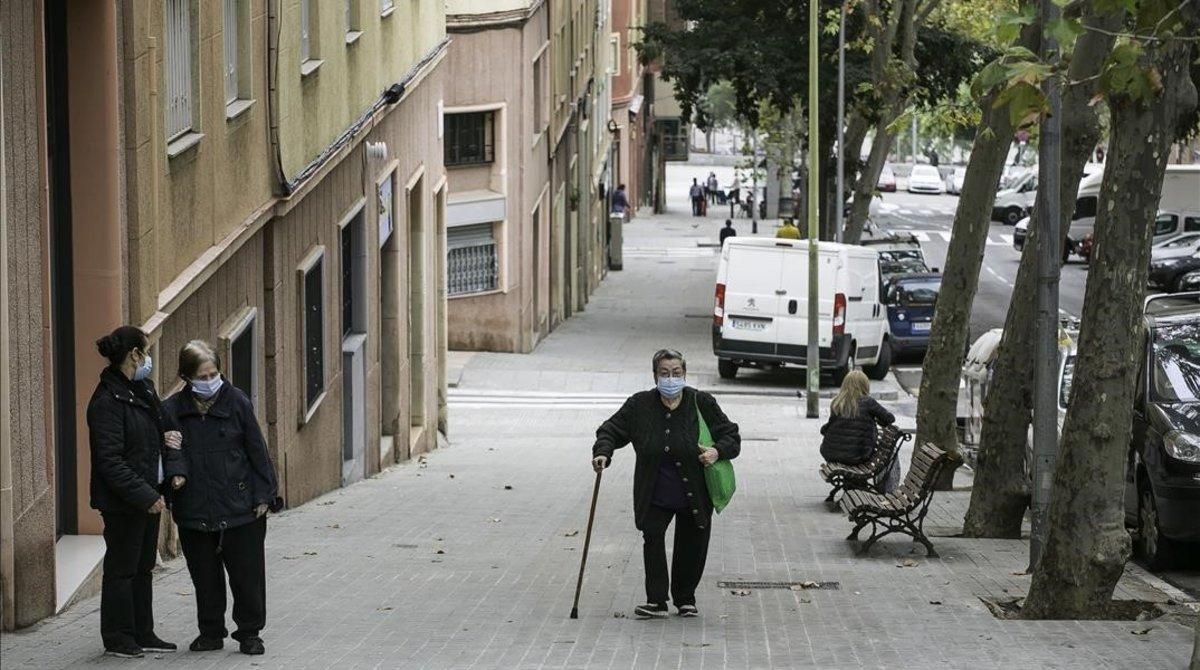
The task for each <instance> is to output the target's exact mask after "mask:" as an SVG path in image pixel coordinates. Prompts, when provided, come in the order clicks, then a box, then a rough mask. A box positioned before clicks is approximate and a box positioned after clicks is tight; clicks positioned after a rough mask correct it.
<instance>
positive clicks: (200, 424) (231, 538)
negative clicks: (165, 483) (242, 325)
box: [164, 340, 283, 655]
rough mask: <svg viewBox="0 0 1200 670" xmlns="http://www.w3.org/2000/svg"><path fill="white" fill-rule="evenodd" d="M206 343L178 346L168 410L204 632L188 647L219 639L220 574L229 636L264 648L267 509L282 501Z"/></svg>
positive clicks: (212, 646) (244, 409)
mask: <svg viewBox="0 0 1200 670" xmlns="http://www.w3.org/2000/svg"><path fill="white" fill-rule="evenodd" d="M220 365H221V360H220V358H219V357H218V356H217V355H216V353H214V352H213V350H212V347H210V346H209V345H208V344H207V343H205V342H202V341H200V340H193V341H191V342H189V343H188V344H187V345H185V346H184V347H183V349H182V350H181V351H180V352H179V376H180V378H182V379H183V380H184V381H185V382H186V383H187V387H186V388H185V389H183V390H182V391H180V392H179V393H176V394H175V395H173V396H171V397H170V398H169V399H167V401H166V403H165V404H164V413H165V414H166V415H167V418H168V420H169V421H171V422H172V425H173V426H176V427H178V429H179V430H180V431H181V432H182V433H183V450H182V452H183V459H182V460H181V464H182V466H183V471H182V472H181V473H180V474H184V475H186V476H187V484H186V486H184V487H183V488H182V489H180V490H179V491H178V492H177V493H176V494H175V495H174V497H173V499H172V505H171V511H172V513H173V515H174V517H175V523H176V524H178V525H179V541H180V544H181V545H182V546H183V555H184V557H185V558H186V559H187V566H188V572H189V573H191V576H192V583H193V584H194V585H195V588H196V616H197V619H198V622H199V628H200V635H199V637H197V638H196V639H195V640H194V641H193V642H192V644H191V646H190V649H191V650H192V651H214V650H217V649H220V648H222V647H223V646H224V644H225V636H226V635H227V634H228V631H227V630H226V628H225V576H226V574H227V573H228V575H229V587H230V590H231V591H232V592H233V621H234V623H235V624H237V631H235V632H234V633H233V635H232V637H233V639H235V640H237V641H238V643H239V648H240V650H241V652H242V653H243V654H251V655H257V654H262V653H263V652H264V648H263V641H262V638H260V637H259V633H260V632H261V631H262V629H263V626H264V625H266V598H267V591H266V563H265V560H264V556H263V542H264V541H265V539H266V534H267V520H266V513H267V511H268V510H271V511H278V510H279V509H280V508H281V507H282V505H283V501H282V499H280V497H279V486H278V484H277V483H276V479H275V467H274V466H273V465H272V464H271V457H270V455H269V454H268V453H267V443H266V440H264V439H263V435H262V431H261V429H260V428H259V426H258V420H257V419H256V418H255V416H254V406H253V405H252V404H251V403H250V399H249V398H248V397H246V394H245V393H243V392H242V391H241V389H239V388H237V387H236V386H234V385H232V384H230V383H228V382H227V381H226V380H225V379H224V378H223V377H222V376H221V372H220Z"/></svg>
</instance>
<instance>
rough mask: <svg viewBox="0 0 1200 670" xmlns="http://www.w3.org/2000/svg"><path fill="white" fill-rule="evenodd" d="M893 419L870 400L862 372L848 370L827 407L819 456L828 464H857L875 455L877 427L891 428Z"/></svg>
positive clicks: (892, 475) (894, 478)
mask: <svg viewBox="0 0 1200 670" xmlns="http://www.w3.org/2000/svg"><path fill="white" fill-rule="evenodd" d="M895 422H896V417H895V416H894V415H893V414H892V413H891V412H889V411H887V410H886V409H885V408H884V407H883V405H880V404H879V401H877V400H875V399H874V398H872V397H871V381H870V380H869V379H867V375H866V374H864V373H863V371H862V370H851V371H850V372H849V373H847V374H846V378H845V379H843V380H842V387H841V389H839V390H838V392H837V395H835V396H834V397H833V401H832V402H831V403H830V405H829V420H828V421H827V422H825V425H824V426H821V435H823V436H824V439H822V440H821V457H822V458H824V459H825V460H826V461H827V462H830V463H844V464H846V465H858V464H860V463H865V462H867V461H869V460H870V459H871V454H873V453H874V452H875V446H876V444H875V432H876V431H875V428H876V426H877V425H878V426H890V425H892V424H893V423H895ZM898 468H899V466H898V465H893V469H892V471H890V472H889V473H888V480H887V485H886V486H885V488H886V490H887V491H889V492H890V491H892V490H893V489H895V485H896V483H897V482H898V481H899V469H898Z"/></svg>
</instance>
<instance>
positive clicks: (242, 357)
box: [220, 307, 258, 406]
mask: <svg viewBox="0 0 1200 670" xmlns="http://www.w3.org/2000/svg"><path fill="white" fill-rule="evenodd" d="M257 319H258V310H257V309H255V308H253V307H248V308H246V309H243V310H242V311H241V312H240V313H239V314H238V315H237V316H236V317H235V318H234V319H233V321H232V326H231V327H229V328H227V329H225V330H224V331H223V332H222V334H221V337H220V349H221V355H222V357H223V358H224V359H225V370H224V372H225V377H226V378H227V379H228V380H229V382H230V383H231V384H233V385H234V386H236V387H238V388H239V389H241V390H242V392H243V393H245V394H246V397H248V398H250V402H252V403H254V405H255V406H257V405H258V370H257V367H256V366H255V344H256V343H255V335H256V333H255V328H256V321H257Z"/></svg>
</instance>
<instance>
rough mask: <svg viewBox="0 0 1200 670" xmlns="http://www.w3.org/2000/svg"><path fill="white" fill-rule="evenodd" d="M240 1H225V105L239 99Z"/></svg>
mask: <svg viewBox="0 0 1200 670" xmlns="http://www.w3.org/2000/svg"><path fill="white" fill-rule="evenodd" d="M238 4H239V3H238V0H225V104H227V105H228V104H230V103H232V102H233V101H234V100H237V97H238Z"/></svg>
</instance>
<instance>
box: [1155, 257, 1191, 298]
mask: <svg viewBox="0 0 1200 670" xmlns="http://www.w3.org/2000/svg"><path fill="white" fill-rule="evenodd" d="M1196 270H1200V252H1197V253H1193V254H1192V255H1190V256H1182V257H1178V258H1166V259H1163V260H1157V261H1152V262H1151V263H1150V277H1149V279H1150V285H1151V286H1158V287H1160V288H1164V289H1167V290H1168V291H1173V292H1179V291H1182V290H1183V289H1184V285H1183V277H1184V275H1187V274H1190V273H1192V272H1194V271H1196Z"/></svg>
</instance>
